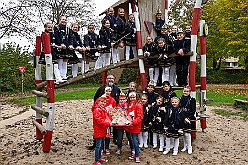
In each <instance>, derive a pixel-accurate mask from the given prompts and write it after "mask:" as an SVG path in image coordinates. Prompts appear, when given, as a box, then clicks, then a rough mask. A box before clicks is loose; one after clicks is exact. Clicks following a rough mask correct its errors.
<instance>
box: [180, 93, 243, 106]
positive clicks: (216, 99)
mask: <svg viewBox="0 0 248 165" xmlns="http://www.w3.org/2000/svg"><path fill="white" fill-rule="evenodd" d="M175 92H176V94H177V96H178V97H181V96H182V91H181V90H176V91H175ZM245 96H246V95H245V94H240V95H235V94H219V93H213V92H207V99H212V100H213V101H212V103H211V104H208V105H209V106H221V105H231V106H232V105H234V103H235V101H234V99H241V100H244V97H245ZM198 100H199V99H198V93H196V101H198Z"/></svg>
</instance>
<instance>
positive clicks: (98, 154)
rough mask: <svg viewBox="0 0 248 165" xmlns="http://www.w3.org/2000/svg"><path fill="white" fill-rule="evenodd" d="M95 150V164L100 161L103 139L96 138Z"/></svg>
mask: <svg viewBox="0 0 248 165" xmlns="http://www.w3.org/2000/svg"><path fill="white" fill-rule="evenodd" d="M95 140H96V148H95V162H99V160H100V159H101V156H102V155H101V145H102V141H103V138H96V139H95Z"/></svg>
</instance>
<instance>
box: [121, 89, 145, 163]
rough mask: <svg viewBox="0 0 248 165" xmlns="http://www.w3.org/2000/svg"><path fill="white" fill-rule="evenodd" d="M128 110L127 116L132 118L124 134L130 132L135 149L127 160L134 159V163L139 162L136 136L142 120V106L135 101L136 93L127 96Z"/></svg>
mask: <svg viewBox="0 0 248 165" xmlns="http://www.w3.org/2000/svg"><path fill="white" fill-rule="evenodd" d="M128 100H129V104H128V109H127V114H128V115H129V116H130V117H131V118H132V121H131V123H130V126H127V127H125V130H126V132H130V133H131V136H132V139H133V144H134V149H135V155H132V156H131V157H129V159H134V158H135V161H136V163H139V162H140V150H139V140H138V134H139V133H140V130H141V125H142V119H143V106H142V105H141V104H140V103H139V102H138V99H137V93H136V92H130V93H129V95H128Z"/></svg>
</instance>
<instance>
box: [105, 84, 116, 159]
mask: <svg viewBox="0 0 248 165" xmlns="http://www.w3.org/2000/svg"><path fill="white" fill-rule="evenodd" d="M104 94H105V95H106V105H105V109H106V111H107V113H108V112H109V110H111V109H113V108H115V107H116V101H115V99H114V98H113V97H112V96H111V94H112V88H111V87H109V86H106V87H105V89H104ZM106 131H107V135H106V137H105V138H104V140H103V142H102V153H104V152H105V153H106V155H109V154H110V150H109V144H110V127H108V128H107V129H106ZM104 142H105V143H104Z"/></svg>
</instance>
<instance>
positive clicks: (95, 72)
mask: <svg viewBox="0 0 248 165" xmlns="http://www.w3.org/2000/svg"><path fill="white" fill-rule="evenodd" d="M138 60H139V59H138V58H135V59H130V60H127V61H126V60H125V61H121V62H118V63H116V64H111V65H108V66H106V67H103V68H100V69H97V70H93V71H91V72H88V73H86V74H83V75H78V76H77V77H74V78H70V79H68V80H67V81H66V82H64V83H61V84H59V85H55V89H56V88H61V87H64V86H67V85H69V84H73V83H76V82H78V81H81V80H84V79H87V78H90V77H93V76H96V75H98V74H101V73H102V72H104V71H108V70H110V69H114V68H118V67H121V66H124V65H130V64H132V63H134V62H136V61H138Z"/></svg>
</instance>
